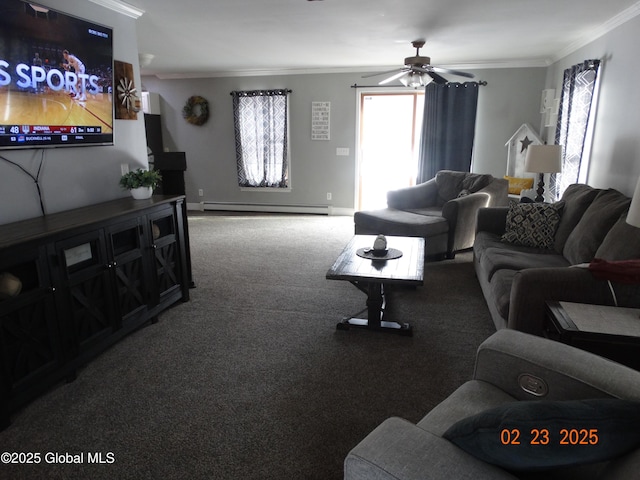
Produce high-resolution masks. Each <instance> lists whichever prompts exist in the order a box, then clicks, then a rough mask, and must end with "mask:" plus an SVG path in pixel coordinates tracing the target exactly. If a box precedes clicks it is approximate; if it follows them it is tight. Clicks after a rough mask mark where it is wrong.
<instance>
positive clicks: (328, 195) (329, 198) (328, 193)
mask: <svg viewBox="0 0 640 480" xmlns="http://www.w3.org/2000/svg"><path fill="white" fill-rule="evenodd" d="M327 200H331V192H327Z"/></svg>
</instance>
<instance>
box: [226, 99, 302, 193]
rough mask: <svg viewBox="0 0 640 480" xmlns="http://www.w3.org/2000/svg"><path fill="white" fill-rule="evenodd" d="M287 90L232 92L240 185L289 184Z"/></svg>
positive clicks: (273, 185) (281, 185) (283, 185)
mask: <svg viewBox="0 0 640 480" xmlns="http://www.w3.org/2000/svg"><path fill="white" fill-rule="evenodd" d="M289 93H291V90H254V91H245V92H231V95H232V96H233V119H234V128H235V136H236V161H237V164H238V185H240V187H256V188H261V187H262V188H286V189H288V188H289V152H288V151H289V144H288V133H289V132H288V128H289V125H288V118H289V102H288V96H289Z"/></svg>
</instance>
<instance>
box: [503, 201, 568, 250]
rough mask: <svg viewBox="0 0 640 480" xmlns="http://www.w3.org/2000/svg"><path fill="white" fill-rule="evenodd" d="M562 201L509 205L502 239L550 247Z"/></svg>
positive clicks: (517, 243)
mask: <svg viewBox="0 0 640 480" xmlns="http://www.w3.org/2000/svg"><path fill="white" fill-rule="evenodd" d="M563 207H564V202H562V201H560V202H556V203H514V204H511V205H509V211H508V212H507V223H506V227H505V232H504V234H503V235H502V240H503V241H505V242H509V243H514V244H516V245H523V246H525V247H536V248H552V247H553V244H554V238H555V234H556V229H557V228H558V224H559V223H560V215H561V213H562V208H563Z"/></svg>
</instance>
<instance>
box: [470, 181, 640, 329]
mask: <svg viewBox="0 0 640 480" xmlns="http://www.w3.org/2000/svg"><path fill="white" fill-rule="evenodd" d="M630 202H631V199H630V198H629V197H626V196H624V195H623V194H622V193H620V192H618V191H616V190H613V189H607V190H604V189H595V188H592V187H590V186H587V185H581V184H575V185H571V186H570V187H569V188H568V189H567V190H566V192H565V193H564V195H563V197H562V199H561V200H560V201H559V202H557V203H556V204H551V205H550V204H524V203H518V204H512V205H510V206H509V207H504V208H485V209H481V210H480V211H479V212H478V221H477V227H476V230H477V231H476V240H475V243H474V247H473V253H474V261H475V270H476V274H477V277H478V281H479V283H480V285H481V287H482V291H483V293H484V296H485V299H486V301H487V304H488V306H489V310H490V311H491V315H492V318H493V321H494V323H495V326H496V328H497V329H501V328H510V329H515V330H520V331H523V332H527V333H532V334H535V335H542V334H543V325H544V308H545V301H546V300H558V301H567V302H579V303H591V304H601V305H614V295H615V297H616V299H617V303H618V305H619V306H627V307H640V288H639V286H638V285H630V284H619V283H613V284H612V287H613V292H614V295H612V291H611V289H610V287H609V284H608V282H607V281H605V280H598V279H596V278H594V276H593V274H592V273H591V272H590V271H589V270H588V269H587V268H585V267H586V265H588V263H589V262H591V261H592V260H593V259H594V258H600V259H603V260H608V261H613V260H628V259H633V258H640V229H638V228H635V227H632V226H631V225H629V224H627V223H626V221H625V216H626V212H627V210H628V208H629V205H630ZM543 210H544V211H543ZM532 218H533V220H531V219H532ZM536 218H537V221H536ZM580 265H581V266H580Z"/></svg>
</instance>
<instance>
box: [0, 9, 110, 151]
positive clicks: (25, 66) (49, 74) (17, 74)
mask: <svg viewBox="0 0 640 480" xmlns="http://www.w3.org/2000/svg"><path fill="white" fill-rule="evenodd" d="M112 79H113V39H112V29H111V28H109V27H105V26H102V25H97V24H94V23H91V22H87V21H85V20H82V19H79V18H76V17H72V16H69V15H65V14H63V13H60V12H56V11H54V10H51V9H49V8H47V7H42V6H40V5H38V4H34V3H29V2H23V1H21V0H2V4H1V6H0V148H40V147H59V146H72V145H111V144H113V88H112Z"/></svg>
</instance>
